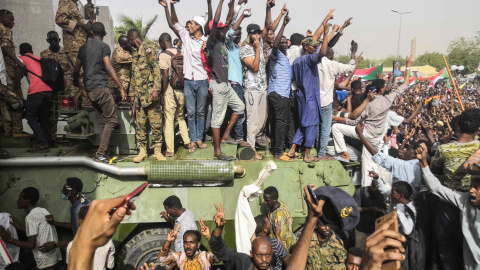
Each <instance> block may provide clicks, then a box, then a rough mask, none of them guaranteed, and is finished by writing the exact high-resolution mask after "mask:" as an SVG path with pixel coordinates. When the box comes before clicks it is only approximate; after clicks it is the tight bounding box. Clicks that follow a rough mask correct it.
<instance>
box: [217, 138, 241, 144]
mask: <svg viewBox="0 0 480 270" xmlns="http://www.w3.org/2000/svg"><path fill="white" fill-rule="evenodd" d="M221 143H222V144H234V145H238V144H239V143H240V141H237V140H235V139H232V138H228V140H226V141H222V142H221Z"/></svg>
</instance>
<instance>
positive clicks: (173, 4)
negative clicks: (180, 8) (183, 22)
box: [170, 0, 179, 24]
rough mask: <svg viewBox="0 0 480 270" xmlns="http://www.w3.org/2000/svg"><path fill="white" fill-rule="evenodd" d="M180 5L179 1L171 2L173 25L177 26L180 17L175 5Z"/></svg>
mask: <svg viewBox="0 0 480 270" xmlns="http://www.w3.org/2000/svg"><path fill="white" fill-rule="evenodd" d="M176 3H178V2H177V1H173V0H172V1H171V2H170V9H171V10H172V20H173V24H176V23H178V22H179V20H178V17H177V11H176V10H175V4H176Z"/></svg>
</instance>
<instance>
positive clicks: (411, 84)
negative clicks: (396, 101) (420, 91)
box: [408, 77, 418, 86]
mask: <svg viewBox="0 0 480 270" xmlns="http://www.w3.org/2000/svg"><path fill="white" fill-rule="evenodd" d="M417 83H418V79H417V77H413V78H411V79H410V83H409V84H408V86H414V85H415V84H417Z"/></svg>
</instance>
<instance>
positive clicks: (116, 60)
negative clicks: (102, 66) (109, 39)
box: [108, 35, 133, 93]
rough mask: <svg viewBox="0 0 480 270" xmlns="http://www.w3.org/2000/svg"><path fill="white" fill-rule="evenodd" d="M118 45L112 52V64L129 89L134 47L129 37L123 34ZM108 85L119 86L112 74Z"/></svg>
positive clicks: (126, 88) (124, 85)
mask: <svg viewBox="0 0 480 270" xmlns="http://www.w3.org/2000/svg"><path fill="white" fill-rule="evenodd" d="M118 44H119V45H120V46H118V47H117V48H115V50H114V51H113V53H112V66H113V68H114V69H115V73H117V77H118V79H120V82H121V83H122V85H123V88H125V91H127V93H128V91H129V86H130V73H131V70H132V53H133V47H132V45H131V44H130V42H128V38H127V36H125V35H121V36H120V37H119V38H118ZM108 85H109V86H110V87H114V88H119V87H118V85H117V83H115V81H114V80H113V78H112V77H111V76H108Z"/></svg>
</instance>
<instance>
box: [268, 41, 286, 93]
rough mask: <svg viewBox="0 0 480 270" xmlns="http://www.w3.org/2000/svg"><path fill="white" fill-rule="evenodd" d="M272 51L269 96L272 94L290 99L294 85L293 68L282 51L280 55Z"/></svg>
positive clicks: (279, 52)
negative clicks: (292, 84)
mask: <svg viewBox="0 0 480 270" xmlns="http://www.w3.org/2000/svg"><path fill="white" fill-rule="evenodd" d="M272 52H273V50H270V62H269V63H270V73H269V78H268V94H269V95H270V94H271V93H272V92H275V93H277V94H279V95H280V96H282V97H286V98H289V97H290V90H291V83H292V67H291V66H290V62H289V61H288V58H287V57H286V56H285V54H283V53H282V52H281V51H280V50H277V52H278V54H277V56H275V54H273V53H272Z"/></svg>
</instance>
